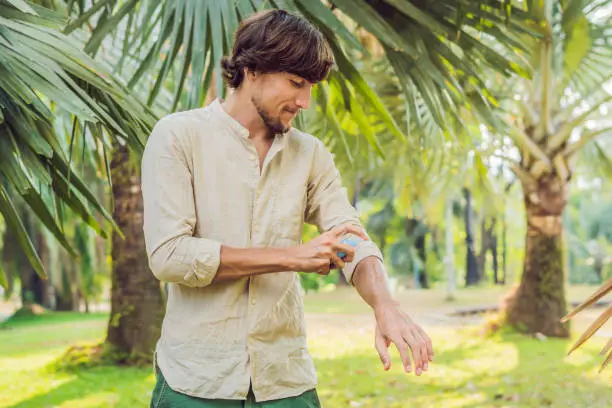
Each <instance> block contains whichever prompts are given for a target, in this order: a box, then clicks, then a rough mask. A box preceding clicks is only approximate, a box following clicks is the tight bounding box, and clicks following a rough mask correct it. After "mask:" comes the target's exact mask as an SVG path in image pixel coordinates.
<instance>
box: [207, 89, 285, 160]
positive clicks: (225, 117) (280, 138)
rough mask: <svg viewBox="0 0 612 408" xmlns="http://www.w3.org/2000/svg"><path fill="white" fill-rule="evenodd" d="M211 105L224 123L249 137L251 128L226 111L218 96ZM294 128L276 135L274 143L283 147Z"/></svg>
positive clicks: (238, 133) (244, 136)
mask: <svg viewBox="0 0 612 408" xmlns="http://www.w3.org/2000/svg"><path fill="white" fill-rule="evenodd" d="M210 107H211V108H212V110H213V112H215V113H217V114H218V115H219V118H221V120H222V121H223V123H225V124H226V125H227V126H229V127H230V128H231V129H232V131H233V132H234V133H235V134H237V135H239V136H241V137H242V138H244V139H248V138H249V130H248V129H247V128H245V127H244V126H242V124H241V123H240V122H238V121H237V120H236V119H234V118H233V117H232V116H231V115H230V114H229V113H227V112H226V111H225V109H223V106H221V99H219V98H216V99H215V100H214V101H213V102H211V104H210ZM292 129H293V128H289V130H288V131H286V132H284V133H278V134H277V135H276V136H275V137H274V144H275V145H278V146H279V147H281V148H282V147H284V146H285V143H286V140H287V136H288V135H289V134H290V133H291V131H292Z"/></svg>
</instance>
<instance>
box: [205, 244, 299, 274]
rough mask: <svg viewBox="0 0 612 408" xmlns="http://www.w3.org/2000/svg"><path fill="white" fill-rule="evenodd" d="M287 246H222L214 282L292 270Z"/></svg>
mask: <svg viewBox="0 0 612 408" xmlns="http://www.w3.org/2000/svg"><path fill="white" fill-rule="evenodd" d="M290 259H291V257H290V255H289V253H288V250H287V249H286V248H232V247H229V246H225V245H223V246H221V263H220V265H219V269H218V271H217V274H216V275H215V278H214V279H213V282H212V283H217V282H227V281H231V280H236V279H240V278H243V277H247V276H253V275H261V274H264V273H272V272H283V271H288V270H292V269H291V268H292V265H291V261H290Z"/></svg>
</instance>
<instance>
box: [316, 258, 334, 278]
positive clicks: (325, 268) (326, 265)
mask: <svg viewBox="0 0 612 408" xmlns="http://www.w3.org/2000/svg"><path fill="white" fill-rule="evenodd" d="M330 270H331V269H330V262H329V259H328V258H324V259H321V260H320V261H319V266H318V268H317V273H318V274H319V275H329V272H330Z"/></svg>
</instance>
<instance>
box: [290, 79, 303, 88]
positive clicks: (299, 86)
mask: <svg viewBox="0 0 612 408" xmlns="http://www.w3.org/2000/svg"><path fill="white" fill-rule="evenodd" d="M291 85H293V86H294V87H295V88H301V87H302V83H301V82H297V81H293V80H292V81H291Z"/></svg>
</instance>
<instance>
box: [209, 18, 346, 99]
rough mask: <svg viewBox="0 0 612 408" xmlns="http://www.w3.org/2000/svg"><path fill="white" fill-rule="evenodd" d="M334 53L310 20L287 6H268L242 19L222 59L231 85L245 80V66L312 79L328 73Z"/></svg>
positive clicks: (254, 69) (322, 76) (264, 71)
mask: <svg viewBox="0 0 612 408" xmlns="http://www.w3.org/2000/svg"><path fill="white" fill-rule="evenodd" d="M333 64H334V57H333V54H332V51H331V49H330V47H329V44H328V43H327V41H326V40H325V38H324V37H323V34H321V32H320V31H319V30H318V29H317V28H315V27H314V26H313V25H312V24H310V22H308V21H307V20H305V19H304V18H302V17H298V16H296V15H293V14H291V13H288V12H287V11H284V10H266V11H262V12H259V13H255V14H253V15H252V16H250V17H249V18H247V19H245V20H243V21H242V22H241V23H240V26H239V27H238V30H237V31H236V34H235V36H234V46H233V50H232V55H231V57H224V58H223V59H222V60H221V67H222V68H223V78H224V79H225V82H226V83H227V85H228V86H229V87H231V88H238V87H239V86H240V85H241V84H242V81H243V80H244V69H245V68H246V69H247V70H248V71H253V72H260V73H271V72H287V73H291V74H294V75H299V76H300V77H302V78H304V79H306V80H307V81H310V82H312V83H316V82H319V81H321V80H323V79H325V78H326V77H327V74H328V73H329V71H330V69H331V67H332V65H333Z"/></svg>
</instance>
